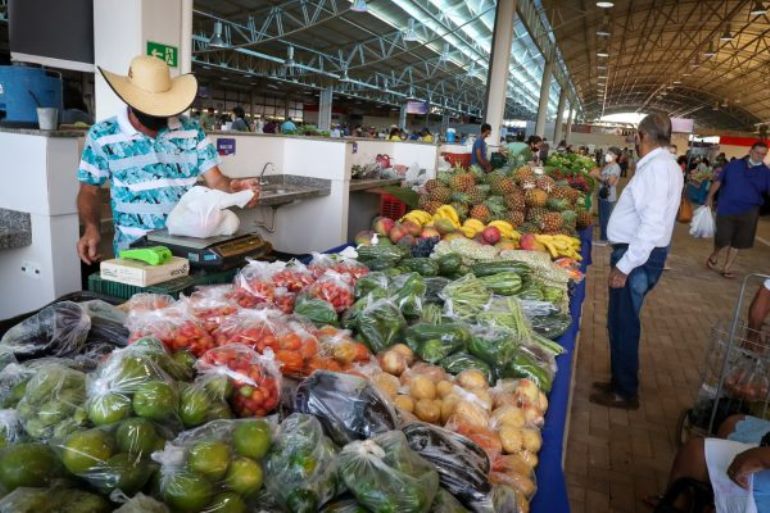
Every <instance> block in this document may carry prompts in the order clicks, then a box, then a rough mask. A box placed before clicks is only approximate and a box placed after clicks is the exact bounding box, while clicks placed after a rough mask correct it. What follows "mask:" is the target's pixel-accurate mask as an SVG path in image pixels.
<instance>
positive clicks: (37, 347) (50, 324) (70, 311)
mask: <svg viewBox="0 0 770 513" xmlns="http://www.w3.org/2000/svg"><path fill="white" fill-rule="evenodd" d="M90 329H91V318H90V317H89V316H88V313H87V312H86V309H85V308H83V307H82V306H81V305H79V304H78V303H73V302H72V301H62V302H60V303H54V304H53V305H51V306H47V307H45V308H43V309H42V310H40V311H39V312H38V313H36V314H35V315H33V316H31V317H29V318H27V319H25V320H24V321H22V322H21V323H19V324H17V325H16V326H14V327H12V328H11V329H9V330H8V331H7V332H6V333H5V335H3V338H2V339H0V353H5V352H8V353H11V354H13V355H14V356H15V357H16V358H17V359H18V360H19V361H23V360H28V359H32V358H41V357H43V356H58V357H67V356H75V355H78V354H81V352H83V351H84V349H85V347H86V339H87V338H88V331H89V330H90Z"/></svg>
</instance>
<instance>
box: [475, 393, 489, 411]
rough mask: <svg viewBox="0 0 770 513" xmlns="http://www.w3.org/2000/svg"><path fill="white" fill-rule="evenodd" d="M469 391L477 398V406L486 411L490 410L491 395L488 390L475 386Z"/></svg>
mask: <svg viewBox="0 0 770 513" xmlns="http://www.w3.org/2000/svg"><path fill="white" fill-rule="evenodd" d="M471 393H472V394H473V395H475V396H476V399H478V403H479V406H481V407H482V408H484V409H485V410H487V411H491V410H492V396H491V395H489V391H488V390H485V389H482V388H476V389H474V390H471Z"/></svg>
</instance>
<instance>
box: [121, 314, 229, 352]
mask: <svg viewBox="0 0 770 513" xmlns="http://www.w3.org/2000/svg"><path fill="white" fill-rule="evenodd" d="M148 336H152V337H156V338H157V339H158V340H160V341H161V342H163V345H165V346H166V348H167V349H169V351H171V352H176V351H179V350H181V349H189V350H190V352H191V353H193V354H194V355H195V356H196V357H199V356H200V355H202V354H203V353H205V352H206V351H208V350H209V349H211V348H213V347H214V345H215V343H214V339H213V338H212V336H211V335H210V334H209V333H208V332H207V331H206V330H205V329H204V327H203V326H202V325H200V324H198V323H197V322H196V321H194V320H183V321H179V320H176V319H166V320H158V321H156V322H147V323H145V324H144V325H143V326H142V327H141V328H137V329H133V330H131V335H130V337H129V343H132V342H135V341H137V340H139V339H141V338H143V337H148Z"/></svg>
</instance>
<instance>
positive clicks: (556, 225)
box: [543, 212, 564, 233]
mask: <svg viewBox="0 0 770 513" xmlns="http://www.w3.org/2000/svg"><path fill="white" fill-rule="evenodd" d="M563 226H564V220H563V219H562V217H561V214H560V213H558V212H547V213H546V214H545V215H543V231H545V232H546V233H559V231H560V230H561V229H562V227H563Z"/></svg>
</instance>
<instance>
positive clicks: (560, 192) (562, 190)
mask: <svg viewBox="0 0 770 513" xmlns="http://www.w3.org/2000/svg"><path fill="white" fill-rule="evenodd" d="M568 189H571V187H569V186H564V185H556V187H554V189H553V191H551V198H553V199H564V200H567V201H570V198H571V194H570V192H569V191H568Z"/></svg>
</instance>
